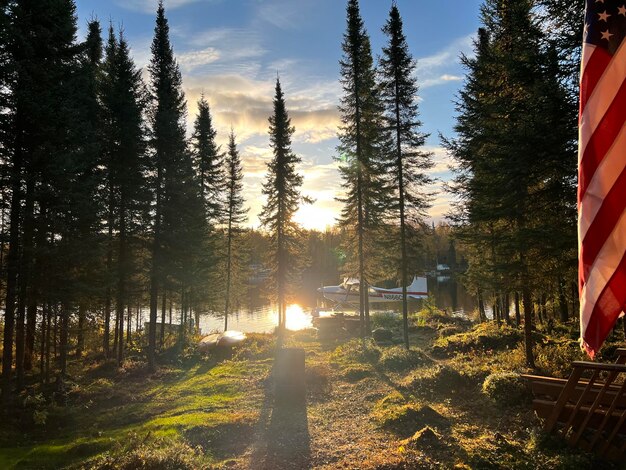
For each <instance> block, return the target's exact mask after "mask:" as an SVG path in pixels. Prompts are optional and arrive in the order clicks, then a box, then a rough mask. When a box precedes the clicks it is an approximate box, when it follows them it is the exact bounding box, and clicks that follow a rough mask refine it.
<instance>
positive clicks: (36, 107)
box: [3, 1, 84, 397]
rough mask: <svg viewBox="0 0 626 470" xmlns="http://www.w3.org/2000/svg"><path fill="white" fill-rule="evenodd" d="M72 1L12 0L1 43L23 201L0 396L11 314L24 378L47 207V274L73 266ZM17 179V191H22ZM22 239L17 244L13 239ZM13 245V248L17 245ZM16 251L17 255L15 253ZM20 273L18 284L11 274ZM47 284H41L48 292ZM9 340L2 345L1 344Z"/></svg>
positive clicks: (63, 295)
mask: <svg viewBox="0 0 626 470" xmlns="http://www.w3.org/2000/svg"><path fill="white" fill-rule="evenodd" d="M74 10H75V9H74V5H73V3H72V2H71V1H58V2H52V3H46V4H43V5H39V4H33V3H31V2H19V3H14V4H12V10H11V16H12V19H13V22H12V27H11V36H10V41H9V43H8V44H7V45H8V50H9V51H10V56H11V62H12V63H13V64H14V71H15V73H14V74H12V80H11V83H10V90H11V91H10V96H11V102H10V106H9V108H10V110H11V119H12V133H13V142H12V145H11V151H12V152H13V170H14V173H13V176H12V183H11V184H12V187H13V189H14V191H13V201H12V203H15V204H22V202H23V213H20V212H21V210H20V208H16V207H15V206H14V208H15V209H16V210H14V211H12V216H11V217H12V220H11V230H12V233H11V240H10V243H11V245H12V246H10V248H9V256H8V258H9V259H8V270H9V275H8V281H7V302H6V312H7V315H6V322H5V338H4V344H5V349H4V358H3V359H4V360H3V370H4V372H6V374H3V380H4V384H3V396H4V397H7V395H8V393H9V386H10V382H9V381H10V376H11V363H12V360H11V359H12V357H11V356H12V354H11V348H12V333H13V319H14V316H13V315H14V314H15V311H16V310H15V309H16V307H17V321H16V322H15V333H16V338H15V339H16V341H15V346H16V348H15V352H16V358H15V364H16V370H17V376H18V387H19V386H21V385H22V383H23V380H24V355H25V352H26V343H27V339H26V335H25V324H24V322H25V320H26V308H27V306H28V307H29V309H30V310H31V319H32V313H33V310H32V307H33V305H35V304H34V301H35V295H36V289H35V288H34V287H35V286H34V283H33V262H34V260H35V259H36V258H37V253H36V251H35V250H36V246H35V239H36V230H40V231H41V230H47V227H48V226H49V221H48V220H47V219H48V214H49V213H50V212H52V213H53V214H54V216H53V217H51V219H53V220H55V236H56V237H55V250H54V252H52V253H51V254H50V258H51V259H53V260H54V262H55V264H56V265H57V266H55V267H57V268H58V269H56V270H54V271H52V272H51V273H50V274H51V276H49V277H48V282H49V283H50V284H54V283H55V282H57V281H58V277H59V276H60V273H67V272H75V271H72V270H73V269H75V267H76V265H75V264H74V261H75V259H71V258H67V257H66V253H65V252H64V250H63V249H61V246H62V245H64V244H66V242H69V239H70V238H71V237H72V236H74V234H75V233H76V232H75V230H76V229H77V222H78V218H77V217H76V213H75V212H72V211H70V210H69V209H68V208H69V207H71V204H69V202H70V198H71V197H72V195H74V194H75V193H76V192H77V191H76V189H77V187H78V186H76V187H71V184H70V183H71V182H75V181H76V180H75V179H74V178H75V177H78V176H79V175H78V173H79V171H80V169H81V168H80V167H79V164H80V162H79V160H78V154H79V150H80V148H81V143H82V144H84V142H79V141H78V140H77V138H76V134H75V132H74V129H75V128H76V126H77V125H78V124H79V122H78V120H76V119H75V116H76V110H77V107H78V103H77V97H76V96H74V95H73V91H72V90H73V88H74V85H76V84H77V82H76V79H77V72H78V69H79V67H78V65H79V61H78V58H79V54H78V53H79V51H80V49H79V48H77V47H76V43H75V35H76V24H75V16H74ZM22 187H23V188H24V192H23V193H22ZM20 245H21V246H20ZM18 249H19V251H18ZM18 254H19V256H18ZM18 275H19V283H20V284H19V288H18V285H17V279H16V278H17V276H18ZM75 280H76V279H75V278H72V279H69V280H68V282H66V283H65V284H64V285H63V286H61V287H59V285H58V284H56V285H55V287H57V288H56V289H55V290H54V291H53V292H54V295H55V296H56V298H57V299H59V300H62V301H64V302H65V305H67V304H68V302H69V297H70V296H69V295H68V294H69V291H70V289H71V287H72V286H73V285H74V283H75ZM50 292H52V291H51V290H49V291H48V294H49V293H50ZM69 315H70V311H69V309H63V311H62V314H61V317H60V318H61V340H62V341H61V349H60V352H61V355H60V364H59V365H60V368H61V373H62V374H64V373H65V360H66V357H67V345H68V343H67V341H65V340H66V339H67V333H68V329H67V325H68V321H69ZM7 348H8V350H7Z"/></svg>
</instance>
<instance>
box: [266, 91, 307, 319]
mask: <svg viewBox="0 0 626 470" xmlns="http://www.w3.org/2000/svg"><path fill="white" fill-rule="evenodd" d="M269 123H270V128H269V134H270V147H271V148H272V152H273V158H272V160H271V161H270V162H269V163H268V164H267V170H268V173H267V179H266V180H265V182H264V183H263V195H264V196H265V197H266V198H267V201H266V203H265V205H264V206H263V209H262V211H261V214H260V215H259V219H260V220H261V224H262V225H263V227H264V228H265V229H266V230H267V231H268V232H269V236H270V239H271V255H270V262H271V266H272V272H273V276H272V280H273V281H274V284H275V287H276V299H277V303H278V327H279V330H284V329H285V323H286V300H287V296H288V293H289V289H290V287H291V286H292V285H293V281H292V279H293V277H294V275H295V274H296V273H297V264H298V263H297V259H296V254H297V253H298V236H299V232H300V230H299V227H298V225H297V224H296V222H294V220H293V216H294V214H295V213H296V211H297V210H298V207H299V204H300V202H301V201H302V200H303V198H302V196H301V195H300V186H302V175H300V174H298V173H296V168H295V167H296V165H297V164H298V163H300V161H301V158H300V157H298V156H297V155H296V154H295V153H293V151H292V150H291V136H292V135H293V133H294V132H295V128H294V127H293V126H292V125H291V119H290V118H289V115H288V114H287V108H286V105H285V96H284V94H283V91H282V89H281V87H280V80H278V79H277V80H276V93H275V95H274V113H273V114H272V116H271V117H270V118H269Z"/></svg>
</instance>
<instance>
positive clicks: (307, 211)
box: [294, 204, 336, 232]
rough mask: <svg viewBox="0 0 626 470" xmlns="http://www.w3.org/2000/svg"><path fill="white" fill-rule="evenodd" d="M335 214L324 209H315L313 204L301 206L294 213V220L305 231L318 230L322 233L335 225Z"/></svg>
mask: <svg viewBox="0 0 626 470" xmlns="http://www.w3.org/2000/svg"><path fill="white" fill-rule="evenodd" d="M335 217H336V214H335V212H334V211H331V210H329V209H328V208H324V207H316V205H315V204H303V205H301V206H300V208H299V209H298V212H296V215H295V216H294V220H295V221H296V222H297V223H298V224H300V225H301V226H302V227H303V228H305V229H307V230H319V231H321V232H323V231H324V230H326V229H327V228H328V227H332V226H333V225H335V223H336V220H335Z"/></svg>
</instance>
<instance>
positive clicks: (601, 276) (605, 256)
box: [580, 213, 626, 332]
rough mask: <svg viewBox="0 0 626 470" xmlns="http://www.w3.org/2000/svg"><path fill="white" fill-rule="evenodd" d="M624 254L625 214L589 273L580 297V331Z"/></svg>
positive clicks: (625, 244) (589, 317) (625, 249)
mask: <svg viewBox="0 0 626 470" xmlns="http://www.w3.org/2000/svg"><path fill="white" fill-rule="evenodd" d="M624 253H626V213H623V214H622V215H621V217H620V218H619V221H618V222H617V224H616V225H615V228H614V229H613V231H612V232H611V236H610V237H609V238H608V239H607V240H606V243H604V245H603V246H602V249H601V250H600V252H599V253H598V256H597V257H596V259H595V260H594V262H593V266H592V268H593V269H591V270H590V271H589V276H588V278H587V282H586V283H585V285H584V286H583V288H582V291H581V295H580V311H581V331H583V332H584V331H585V330H586V328H587V326H588V324H589V320H590V319H591V313H592V311H593V309H594V306H595V304H596V302H597V300H598V298H599V297H600V294H601V293H602V291H603V290H604V288H605V287H606V285H607V283H608V282H609V281H610V280H611V278H612V276H613V274H614V273H615V271H616V270H617V268H618V266H619V265H620V262H621V260H622V258H623V257H624Z"/></svg>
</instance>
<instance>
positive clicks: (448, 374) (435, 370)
mask: <svg viewBox="0 0 626 470" xmlns="http://www.w3.org/2000/svg"><path fill="white" fill-rule="evenodd" d="M468 384H469V380H468V378H467V377H466V376H465V375H462V374H461V373H460V372H459V371H457V370H456V369H454V368H452V367H450V366H448V365H436V366H434V367H429V368H426V369H423V370H420V371H418V372H415V373H413V374H410V375H409V376H408V377H406V378H405V379H404V380H403V382H402V385H403V386H404V387H406V388H407V389H409V390H411V391H413V392H416V393H420V394H432V393H435V392H436V393H438V394H441V393H454V392H455V391H456V390H458V389H462V390H465V389H466V387H467V385H468Z"/></svg>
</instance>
